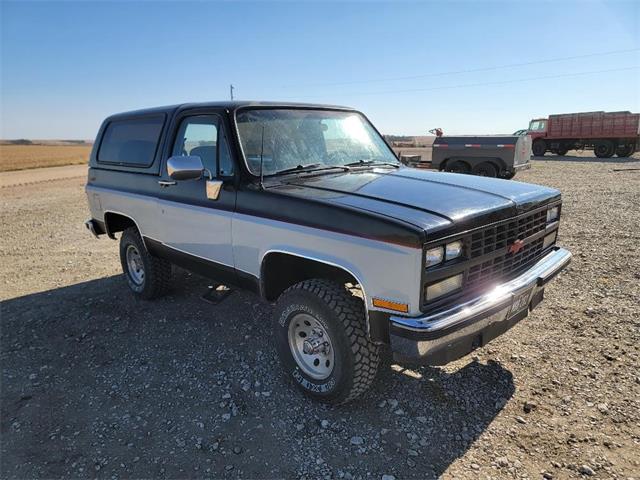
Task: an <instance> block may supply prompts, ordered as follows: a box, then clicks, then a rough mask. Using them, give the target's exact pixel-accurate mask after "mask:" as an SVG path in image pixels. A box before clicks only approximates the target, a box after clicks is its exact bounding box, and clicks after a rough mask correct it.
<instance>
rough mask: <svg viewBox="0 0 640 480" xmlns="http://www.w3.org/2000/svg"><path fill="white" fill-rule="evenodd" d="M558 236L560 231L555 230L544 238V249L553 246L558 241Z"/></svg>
mask: <svg viewBox="0 0 640 480" xmlns="http://www.w3.org/2000/svg"><path fill="white" fill-rule="evenodd" d="M557 236H558V231H557V230H555V231H553V232H551V233H550V234H549V235H546V236H545V237H544V241H543V242H542V248H543V249H545V248H547V247H549V246H551V245H553V244H554V243H555V241H556V237H557Z"/></svg>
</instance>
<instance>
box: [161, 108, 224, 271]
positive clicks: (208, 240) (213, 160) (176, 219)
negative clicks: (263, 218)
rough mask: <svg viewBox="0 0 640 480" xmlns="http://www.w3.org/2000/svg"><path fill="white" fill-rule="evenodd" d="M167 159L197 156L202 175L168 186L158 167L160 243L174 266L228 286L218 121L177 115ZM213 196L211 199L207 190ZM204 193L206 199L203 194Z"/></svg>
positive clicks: (168, 180)
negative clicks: (159, 175) (166, 250)
mask: <svg viewBox="0 0 640 480" xmlns="http://www.w3.org/2000/svg"><path fill="white" fill-rule="evenodd" d="M175 125H176V134H175V136H174V139H173V143H172V145H171V148H170V149H169V152H168V153H167V155H166V156H167V157H170V156H176V155H190V156H198V157H200V159H201V160H202V164H203V166H204V168H205V174H204V175H203V177H202V178H200V179H198V180H173V179H172V178H170V177H169V175H168V172H167V165H166V161H165V162H164V166H163V172H162V179H161V180H160V181H159V182H158V189H159V194H158V200H159V202H158V206H159V216H160V220H161V230H162V232H163V235H162V237H163V238H162V243H163V244H164V245H165V246H166V247H168V249H169V252H168V253H169V254H170V256H171V259H172V261H173V262H174V263H176V264H177V265H181V266H183V267H185V268H187V269H189V270H193V271H196V272H198V273H201V274H203V275H206V276H208V277H211V278H215V279H219V280H221V281H225V280H233V279H234V278H235V268H234V262H233V249H232V245H231V218H232V215H233V212H234V210H235V203H236V191H235V188H234V186H233V182H226V183H225V182H224V181H223V180H222V177H224V178H229V175H231V174H232V173H233V163H232V160H231V156H230V152H229V145H228V141H227V138H226V136H225V132H224V128H223V124H222V119H221V117H220V116H219V115H217V114H215V113H203V114H201V113H198V114H183V115H182V116H181V117H180V118H179V119H178V120H177V121H176V124H175ZM212 186H213V187H214V190H217V188H216V187H219V191H217V192H214V193H217V198H214V197H215V196H216V195H214V194H212V192H211V187H212ZM207 188H209V189H210V190H209V193H207Z"/></svg>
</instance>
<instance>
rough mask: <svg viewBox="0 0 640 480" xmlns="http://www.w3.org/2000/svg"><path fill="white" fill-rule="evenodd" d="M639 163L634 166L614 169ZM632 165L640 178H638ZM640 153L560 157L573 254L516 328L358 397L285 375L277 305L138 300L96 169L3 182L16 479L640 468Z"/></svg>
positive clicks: (564, 237) (534, 177)
mask: <svg viewBox="0 0 640 480" xmlns="http://www.w3.org/2000/svg"><path fill="white" fill-rule="evenodd" d="M615 169H623V170H625V171H615ZM632 169H636V170H632ZM638 169H640V158H635V159H632V160H631V159H630V160H626V161H623V160H616V159H611V160H609V161H602V160H596V159H592V158H578V157H567V158H565V159H564V160H563V161H559V160H558V158H555V157H545V159H544V160H537V161H534V164H533V168H532V169H531V170H530V171H527V172H524V173H523V174H519V176H518V177H516V178H517V179H519V180H523V181H531V182H537V183H541V184H546V185H551V186H554V187H558V188H560V189H561V190H562V191H563V194H564V210H563V220H564V222H563V225H562V226H561V235H560V243H561V244H563V245H565V246H567V247H568V248H569V249H571V251H572V252H573V253H574V255H575V259H574V262H573V263H572V265H571V266H570V267H569V270H568V271H566V272H565V273H563V274H561V275H560V276H559V278H558V279H557V280H556V281H555V282H554V283H553V284H552V285H551V286H550V287H549V288H548V289H547V292H546V300H545V302H543V304H542V305H541V306H540V307H538V308H537V309H536V310H535V312H534V313H533V314H532V315H531V316H530V317H529V318H527V319H526V320H524V321H523V322H522V323H520V324H519V325H518V326H516V327H515V328H514V329H513V330H511V331H510V332H508V333H507V334H505V335H504V336H502V337H501V338H499V339H497V340H495V341H494V342H493V343H491V344H490V345H489V346H487V347H485V348H484V349H481V350H479V351H477V352H476V354H475V356H469V357H467V358H464V359H461V360H459V361H457V362H455V363H453V364H450V365H448V366H447V367H446V368H442V369H438V368H413V369H409V370H404V369H402V368H400V367H398V366H390V367H387V368H385V369H384V371H383V372H382V374H381V378H380V380H379V381H378V383H377V386H376V387H375V388H374V390H373V391H372V392H370V393H369V394H368V395H367V396H366V397H364V398H362V399H361V400H360V401H359V402H358V403H355V404H352V405H349V406H346V407H341V408H329V407H325V406H322V405H318V404H314V403H311V402H310V401H308V400H306V399H305V398H304V397H303V396H302V395H301V394H299V393H298V392H297V391H296V390H294V389H293V388H291V386H290V385H288V384H287V383H286V382H285V381H284V380H283V378H282V376H281V375H280V373H279V370H278V364H277V360H276V357H275V354H274V351H273V349H272V345H271V341H270V337H269V323H270V310H271V307H270V306H269V305H265V304H262V303H261V302H260V301H259V300H258V298H256V297H255V296H253V295H251V294H248V293H242V292H235V293H234V294H233V295H231V296H230V297H229V298H228V299H227V300H225V301H224V302H223V303H222V304H220V305H219V306H215V307H214V306H211V305H209V304H207V303H205V302H204V301H202V300H201V299H200V295H201V294H202V293H204V291H205V290H206V287H207V281H206V280H203V279H201V278H199V277H196V276H193V275H189V274H186V273H185V272H182V271H180V272H177V273H176V281H175V285H176V286H175V289H174V291H173V292H172V294H171V295H170V296H168V297H166V298H165V299H163V300H160V301H156V302H153V303H148V302H142V301H137V300H134V299H133V297H132V296H131V295H130V294H129V293H128V291H127V289H126V287H125V284H124V282H123V281H122V280H121V278H120V277H119V272H120V267H119V262H118V254H117V242H113V241H110V240H107V239H102V240H95V239H93V238H92V237H91V236H90V235H89V234H88V233H87V232H86V230H85V229H84V226H83V225H82V222H83V220H84V219H85V218H86V217H87V210H86V207H85V202H84V196H83V192H82V184H83V180H82V179H81V178H74V179H67V180H55V181H50V182H42V183H37V184H32V185H23V186H19V187H5V188H2V189H0V196H1V202H2V208H1V210H0V218H1V220H2V234H1V235H0V242H1V243H0V255H1V259H2V263H1V264H2V267H1V269H0V282H1V283H0V284H1V285H2V289H1V296H2V299H3V302H2V305H1V308H2V311H1V313H2V323H1V327H2V331H1V347H2V352H1V362H2V384H1V385H2V392H1V400H2V404H1V417H2V419H1V423H0V433H1V437H2V442H1V452H0V453H1V462H2V463H1V465H0V469H1V472H0V473H1V476H2V478H53V477H74V478H88V477H100V478H140V477H147V478H149V477H154V478H158V477H159V478H164V477H167V478H195V477H198V478H200V477H207V478H276V477H285V478H345V479H349V478H363V479H364V478H367V479H381V478H391V477H384V475H392V476H394V477H395V478H396V479H404V478H416V479H424V478H433V477H438V476H440V475H442V476H444V477H445V478H469V479H471V478H489V477H492V478H542V477H543V476H545V478H578V477H587V476H591V477H593V478H629V477H633V476H636V477H637V476H639V475H640V456H639V455H638V451H640V413H639V412H640V373H639V372H640V347H639V345H640V344H639V340H640V333H639V327H640V304H639V303H640V302H639V300H638V299H639V298H640V281H639V280H640V213H639V211H638V206H639V205H640V171H638Z"/></svg>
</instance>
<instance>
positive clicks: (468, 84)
mask: <svg viewBox="0 0 640 480" xmlns="http://www.w3.org/2000/svg"><path fill="white" fill-rule="evenodd" d="M638 68H640V65H635V66H633V67H623V68H611V69H607V70H593V71H590V72H576V73H565V74H559V75H545V76H540V77H529V78H517V79H513V80H502V81H497V82H483V83H466V84H461V85H446V86H441V87H429V88H412V89H406V90H397V89H396V90H384V91H378V92H347V93H335V94H331V95H354V96H357V95H386V94H390V93H412V92H428V91H432V90H449V89H456V88H469V87H485V86H491V85H505V84H509V83H518V82H530V81H533V80H547V79H552V78H565V77H577V76H582V75H593V74H597V73H609V72H623V71H628V70H636V69H638ZM326 95H327V94H324V95H311V96H310V95H298V96H295V97H280V98H285V99H286V98H301V97H302V98H309V97H314V98H315V97H325V96H326Z"/></svg>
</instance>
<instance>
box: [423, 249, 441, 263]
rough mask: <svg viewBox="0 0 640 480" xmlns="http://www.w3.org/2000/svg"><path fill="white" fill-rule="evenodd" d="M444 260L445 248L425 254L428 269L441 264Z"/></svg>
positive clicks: (431, 250)
mask: <svg viewBox="0 0 640 480" xmlns="http://www.w3.org/2000/svg"><path fill="white" fill-rule="evenodd" d="M443 258H444V248H442V247H436V248H430V249H429V250H427V253H426V254H425V265H426V266H427V267H432V266H433V265H437V264H439V263H441V262H442V259H443Z"/></svg>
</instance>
